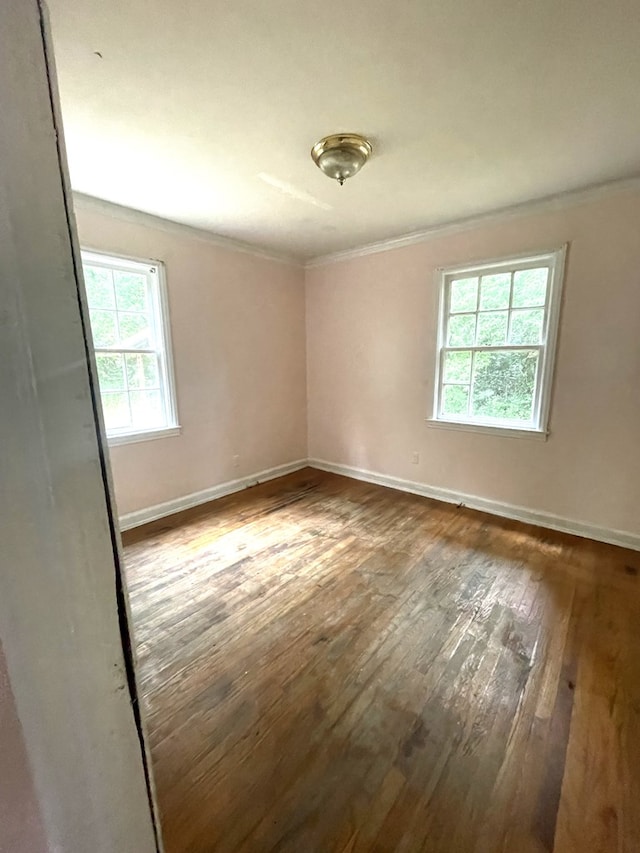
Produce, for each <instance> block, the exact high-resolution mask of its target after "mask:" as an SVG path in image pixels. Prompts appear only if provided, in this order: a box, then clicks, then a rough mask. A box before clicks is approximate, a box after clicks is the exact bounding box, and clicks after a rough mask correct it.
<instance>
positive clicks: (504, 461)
mask: <svg viewBox="0 0 640 853" xmlns="http://www.w3.org/2000/svg"><path fill="white" fill-rule="evenodd" d="M565 242H569V244H570V246H569V254H568V264H567V274H566V279H565V288H564V304H563V309H562V316H561V324H560V337H559V348H558V352H557V360H556V382H555V389H554V394H553V399H552V408H551V422H550V429H551V435H550V437H549V439H548V440H547V441H546V442H544V441H536V440H533V439H527V438H504V437H496V436H491V435H486V434H481V433H473V432H460V431H454V430H444V429H437V428H433V427H429V426H428V425H427V423H425V417H426V416H427V415H428V414H430V406H431V400H432V398H433V383H434V370H435V366H434V358H435V350H436V324H437V293H436V290H437V288H436V284H435V275H434V272H435V269H436V268H437V267H439V266H446V265H452V264H456V263H459V262H467V261H473V260H482V259H488V258H493V257H500V256H508V255H510V254H518V253H522V252H527V251H531V250H542V249H551V248H556V247H558V246H560V245H562V244H563V243H565ZM306 292H307V360H308V372H307V382H308V395H309V408H308V422H309V432H308V436H309V438H308V449H309V456H310V457H311V458H316V459H321V460H325V461H329V462H333V463H339V464H344V465H350V466H354V467H359V468H364V469H368V470H372V471H375V472H378V473H382V474H386V475H389V476H393V477H398V478H403V479H407V480H413V481H417V482H420V483H423V484H427V485H429V486H433V487H440V488H446V489H451V490H454V491H458V492H463V493H466V494H470V495H475V496H481V497H484V498H490V499H493V500H496V501H500V502H505V503H510V504H516V505H520V506H524V507H527V508H529V509H532V510H538V511H542V512H548V513H553V514H556V515H559V516H561V517H563V518H566V519H570V520H573V521H581V522H585V523H590V524H594V525H599V526H603V527H606V528H613V529H618V530H623V531H628V532H631V533H636V534H637V533H640V512H638V507H639V506H640V194H638V193H634V194H619V195H617V196H610V197H607V198H606V199H602V198H601V199H598V200H591V201H589V202H583V203H582V204H579V205H576V206H574V207H571V208H567V209H563V210H555V211H552V212H549V211H547V212H545V213H538V214H535V215H528V216H526V217H524V216H522V217H518V218H516V219H511V220H506V221H503V222H501V223H499V224H496V223H494V224H486V225H482V226H480V227H476V228H474V229H473V230H468V231H465V232H464V233H457V234H450V235H448V236H445V235H441V236H439V237H433V238H431V239H429V240H427V241H425V242H423V243H420V244H416V245H413V246H408V247H406V248H401V249H396V250H390V251H387V252H384V253H380V254H373V255H368V256H364V257H360V258H356V259H351V260H346V261H342V262H337V263H333V264H327V265H325V266H322V267H316V268H311V269H309V270H308V271H307V276H306ZM414 451H418V452H419V454H420V462H419V464H417V465H415V464H412V461H411V457H412V452H414Z"/></svg>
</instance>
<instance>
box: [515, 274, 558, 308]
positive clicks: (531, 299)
mask: <svg viewBox="0 0 640 853" xmlns="http://www.w3.org/2000/svg"><path fill="white" fill-rule="evenodd" d="M548 275H549V270H548V269H547V268H546V267H543V268H542V269H536V270H520V271H519V272H517V273H514V275H513V302H512V305H513V307H514V308H522V307H528V306H529V305H544V303H545V300H546V298H547V278H548Z"/></svg>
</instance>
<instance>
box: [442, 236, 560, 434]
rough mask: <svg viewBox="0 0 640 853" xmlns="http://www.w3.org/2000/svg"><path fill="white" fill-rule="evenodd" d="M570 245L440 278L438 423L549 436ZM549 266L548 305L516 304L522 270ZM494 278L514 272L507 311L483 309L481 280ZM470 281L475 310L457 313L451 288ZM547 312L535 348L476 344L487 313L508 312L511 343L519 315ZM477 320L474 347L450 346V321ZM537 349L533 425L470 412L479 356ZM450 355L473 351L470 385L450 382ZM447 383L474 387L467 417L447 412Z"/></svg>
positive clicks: (452, 271) (470, 267)
mask: <svg viewBox="0 0 640 853" xmlns="http://www.w3.org/2000/svg"><path fill="white" fill-rule="evenodd" d="M565 253H566V246H563V247H562V248H561V249H559V250H555V251H552V252H546V253H544V254H539V255H535V256H527V257H526V258H509V259H505V260H499V261H493V262H488V263H484V264H473V265H468V266H461V267H455V268H451V269H446V270H445V269H441V270H439V274H440V277H441V280H440V307H439V311H438V344H437V353H436V361H437V366H436V377H435V378H436V382H435V389H434V391H435V393H434V405H433V416H432V420H434V421H440V422H441V423H443V425H445V424H446V423H449V422H450V423H455V424H463V425H464V424H467V425H469V426H470V427H473V426H478V427H483V426H487V427H503V428H506V429H507V430H509V431H511V430H513V431H514V432H518V431H522V432H527V431H529V432H531V431H538V432H546V427H547V421H548V414H549V406H550V394H551V382H552V371H553V362H554V356H555V345H556V338H557V330H558V320H559V305H560V288H561V286H562V275H563V271H564V258H565ZM542 268H546V269H547V270H548V273H547V290H546V298H545V302H544V305H532V306H520V305H517V306H514V304H513V300H514V275H515V274H516V273H518V272H520V271H524V270H528V269H542ZM494 274H509V275H510V282H509V303H508V307H502V308H481V307H480V299H481V290H480V288H481V279H482V277H483V276H488V275H494ZM464 278H477V279H478V292H477V297H476V308H475V310H468V311H459V312H452V311H451V290H452V283H453V282H454V281H455V280H459V279H464ZM529 308H530V309H541V310H542V311H543V318H542V328H541V333H540V337H541V339H540V341H538V342H537V343H535V344H510V343H508V342H505V343H504V344H497V345H482V344H476V343H475V340H476V338H477V333H478V317H479V316H481V315H482V314H487V313H494V312H495V313H498V312H501V311H502V312H504V313H505V314H507V317H508V323H507V332H506V334H507V340H508V336H509V334H510V333H511V321H512V317H513V313H514V312H518V311H524V310H528V309H529ZM462 316H475V318H476V320H475V329H474V344H472V345H459V346H452V345H447V344H446V341H447V339H448V333H449V321H450V319H451V318H452V317H462ZM525 350H526V351H536V352H537V370H536V375H535V380H534V381H535V384H534V390H533V405H532V417H531V420H530V421H526V422H525V421H517V420H515V419H501V418H491V417H488V416H474V415H472V414H471V413H470V410H471V406H472V389H473V379H474V367H475V358H476V354H477V353H478V352H514V351H516V352H517V351H525ZM450 352H470V353H471V355H472V363H471V373H470V377H469V382H468V383H464V382H447V383H445V382H444V366H445V361H446V355H447V354H448V353H450ZM445 384H446V385H460V386H465V387H468V388H469V407H468V411H467V413H466V414H464V415H460V416H457V415H449V414H446V415H445V414H443V411H442V408H443V394H444V387H445Z"/></svg>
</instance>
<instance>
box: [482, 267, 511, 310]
mask: <svg viewBox="0 0 640 853" xmlns="http://www.w3.org/2000/svg"><path fill="white" fill-rule="evenodd" d="M510 290H511V273H508V272H505V273H499V274H497V275H483V276H482V279H481V280H480V310H481V311H491V310H494V309H498V308H508V307H509V291H510Z"/></svg>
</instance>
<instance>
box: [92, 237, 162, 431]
mask: <svg viewBox="0 0 640 853" xmlns="http://www.w3.org/2000/svg"><path fill="white" fill-rule="evenodd" d="M82 268H83V272H84V281H85V288H86V293H87V302H88V305H89V316H90V320H91V332H92V335H93V346H94V350H95V358H96V365H97V369H98V379H99V381H100V396H101V399H102V411H103V414H104V422H105V427H106V430H107V436H108V439H109V442H110V443H112V444H118V443H122V442H127V441H136V440H139V439H144V438H152V437H160V436H165V435H173V434H176V433H177V432H178V422H177V413H176V403H175V393H174V384H173V370H172V362H171V349H170V336H169V317H168V313H167V299H166V291H165V284H164V275H163V272H164V271H163V268H162V266H161V265H160V264H159V263H158V262H157V261H138V260H129V259H127V258H117V257H112V256H109V255H103V254H99V253H96V252H88V251H83V252H82Z"/></svg>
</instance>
